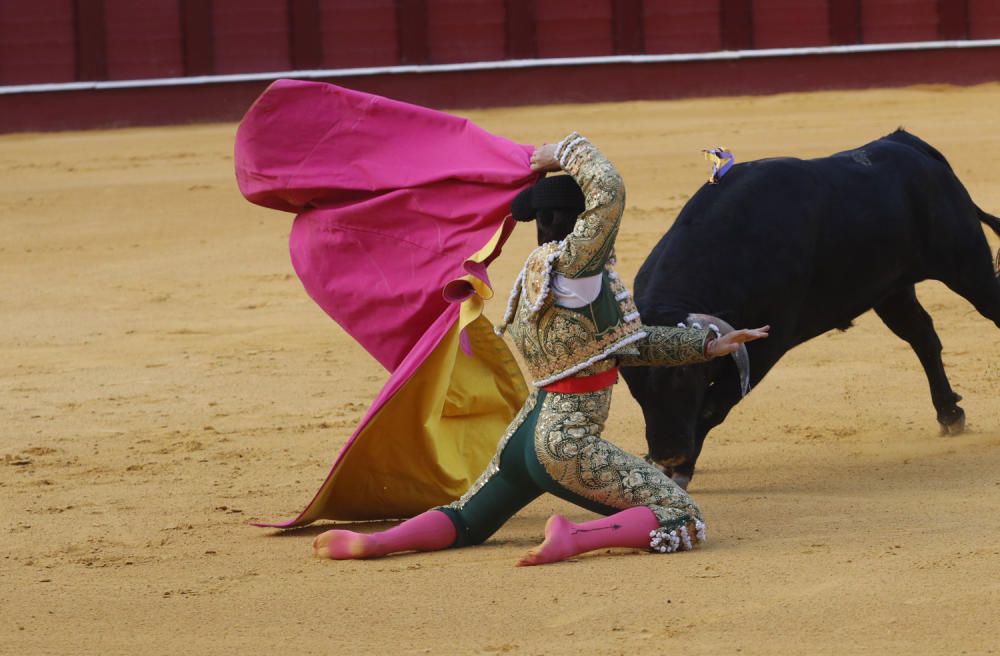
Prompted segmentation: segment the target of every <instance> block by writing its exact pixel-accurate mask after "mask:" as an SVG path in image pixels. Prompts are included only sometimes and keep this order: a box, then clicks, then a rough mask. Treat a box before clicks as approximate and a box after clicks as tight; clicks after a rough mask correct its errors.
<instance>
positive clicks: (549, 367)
mask: <svg viewBox="0 0 1000 656" xmlns="http://www.w3.org/2000/svg"><path fill="white" fill-rule="evenodd" d="M556 157H557V158H558V160H559V163H560V165H561V166H562V168H563V170H564V171H566V173H568V174H569V175H571V176H573V179H574V180H576V182H577V184H579V185H580V188H581V189H582V190H583V195H584V198H585V200H586V205H585V209H584V211H583V213H581V214H580V216H579V217H578V218H577V220H576V225H575V226H574V228H573V232H572V233H571V234H570V235H569V236H568V237H566V238H565V239H564V240H562V241H560V242H549V243H547V244H543V245H542V246H539V247H538V248H537V249H535V250H534V251H532V253H531V255H529V256H528V259H527V262H526V263H525V265H524V268H523V269H522V270H521V274H520V275H519V276H518V279H517V281H516V282H515V283H514V289H513V291H512V292H511V296H510V301H509V302H508V304H507V311H506V313H505V314H504V318H503V322H502V324H501V325H500V327H499V328H498V332H499V333H502V332H503V331H504V330H505V329H506V330H508V331H509V332H510V336H511V339H512V340H513V341H514V344H515V346H516V347H517V349H518V350H519V351H520V352H521V355H522V356H524V360H525V363H526V365H527V368H528V373H529V375H530V377H531V379H532V381H533V383H534V385H535V386H537V387H543V386H545V385H549V384H551V383H553V382H555V381H557V380H560V379H562V378H566V377H568V376H572V375H577V374H579V375H587V374H592V373H597V372H600V371H604V370H607V369H609V368H610V367H612V366H614V364H615V362H614V361H613V360H609V358H611V357H612V356H615V357H624V356H628V359H629V361H630V362H629V364H638V363H639V362H638V360H640V359H645V358H644V355H645V354H646V353H647V352H648V353H652V351H653V350H656V351H657V355H658V356H659V358H660V361H659V362H657V363H656V364H683V363H686V362H698V361H703V360H704V359H705V356H704V348H705V341H706V340H707V339H708V331H698V332H697V333H691V331H684V333H685V334H684V337H685V338H684V339H680V340H672V341H673V343H674V344H675V347H674V348H670V349H669V351H670V353H668V355H669V356H670V357H669V358H668V361H666V362H665V361H663V360H662V358H663V355H664V354H663V348H662V339H657V340H656V341H657V346H658V347H659V348H656V349H643V348H641V346H642V343H644V341H648V340H647V338H648V337H649V332H650V331H647V330H646V329H645V328H644V327H643V325H642V324H641V323H640V321H639V312H638V311H637V310H636V307H635V303H634V302H633V300H632V298H631V295H630V294H629V293H628V290H626V289H625V286H624V285H623V284H622V282H621V281H620V280H619V278H618V274H617V273H615V271H614V268H613V266H612V264H613V263H614V256H613V250H614V242H615V237H616V236H617V235H618V227H619V224H620V223H621V217H622V214H623V212H624V210H625V186H624V184H623V182H622V179H621V176H620V175H619V174H618V172H617V171H616V170H615V168H614V166H613V165H612V164H611V162H610V161H608V159H607V158H606V157H604V155H602V154H601V152H600V151H599V150H598V149H597V148H595V147H594V146H593V145H592V144H591V143H590V142H589V141H587V140H586V139H584V138H583V137H581V136H579V135H578V134H576V133H573V134H571V135H570V136H568V137H566V138H565V139H564V140H563V141H562V142H560V144H559V146H558V147H557V149H556ZM556 275H559V276H563V277H564V278H569V279H578V280H580V279H592V280H594V282H597V281H596V276H600V291H599V293H598V294H597V297H596V298H595V299H594V300H593V301H591V302H589V303H588V304H586V305H583V306H582V307H565V306H564V305H560V304H557V303H556V298H555V294H554V293H553V290H552V286H553V277H554V276H556ZM663 330H664V329H663V328H660V327H657V328H656V332H657V335H656V336H657V337H658V338H660V337H661V336H660V335H659V333H660V332H662V331H663ZM669 330H670V331H671V332H673V331H677V329H669ZM679 336H680V335H678V336H675V337H679ZM647 364H652V363H647Z"/></svg>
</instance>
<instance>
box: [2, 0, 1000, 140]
mask: <svg viewBox="0 0 1000 656" xmlns="http://www.w3.org/2000/svg"><path fill="white" fill-rule="evenodd" d="M997 38H1000V3H998V2H996V1H995V0H670V2H663V1H657V0H283V1H276V0H32V1H31V2H10V3H0V131H13V130H27V129H55V128H73V127H90V126H101V125H129V124H147V123H150V122H154V123H159V122H184V121H204V120H231V119H233V118H237V117H238V116H239V112H240V111H242V110H243V109H245V107H246V105H247V103H248V102H249V101H250V100H252V97H253V96H254V95H256V93H258V92H259V91H260V90H261V89H262V88H263V87H264V86H265V85H266V83H267V79H273V78H274V77H277V76H278V75H277V73H278V72H284V74H285V75H289V74H296V75H299V76H303V75H307V76H310V77H315V78H316V79H330V80H332V81H337V80H339V81H341V82H342V83H345V84H348V85H349V86H357V87H358V88H363V89H369V90H376V89H382V90H384V91H385V93H387V94H388V95H394V96H396V97H399V98H402V99H405V100H411V101H415V102H422V103H424V104H429V105H433V106H439V107H444V106H448V107H460V106H486V105H494V104H508V105H509V104H522V103H531V102H561V101H588V100H619V99H627V98H630V97H643V98H647V97H656V98H668V97H678V96H684V95H691V94H702V93H730V92H731V93H737V92H738V93H766V92H771V91H776V90H778V91H783V90H793V89H806V88H809V89H812V88H834V87H845V86H846V87H856V86H859V85H879V86H882V85H898V84H908V83H914V82H953V83H959V84H964V83H975V82H982V81H988V80H994V79H997V73H996V72H994V71H997V70H1000V69H998V68H996V67H994V68H993V69H989V68H988V67H987V66H984V62H994V61H995V60H996V58H997V54H996V52H995V51H994V50H995V48H977V49H975V50H972V49H962V48H959V49H954V52H949V50H951V48H949V47H946V46H944V45H940V46H939V47H936V48H929V49H926V50H923V51H920V52H919V53H918V52H917V51H913V50H910V49H909V46H906V45H904V46H902V48H903V49H901V50H900V52H899V53H897V54H896V55H888V54H884V53H883V54H880V55H878V56H877V57H875V56H874V55H871V54H867V55H866V54H863V53H861V52H859V53H858V54H856V55H851V56H850V57H849V58H845V57H846V56H845V55H844V54H842V53H841V54H838V53H836V52H834V51H829V52H827V53H826V54H825V55H817V56H815V57H803V56H797V55H795V53H792V56H789V57H788V61H787V62H782V63H778V62H772V61H770V60H771V59H772V58H779V57H781V55H779V54H773V55H768V57H765V58H763V59H764V60H767V62H768V63H766V64H765V63H762V60H760V58H757V59H754V61H752V62H751V59H752V58H747V57H740V58H733V59H728V60H724V61H723V60H717V61H715V60H713V61H714V63H710V62H709V61H708V60H699V59H697V58H695V59H692V60H690V61H683V60H680V59H677V60H672V61H670V62H669V63H667V62H659V63H657V62H655V61H654V62H651V61H647V60H644V61H642V62H639V61H638V60H637V61H636V63H634V64H633V65H632V66H631V68H630V67H629V66H628V65H626V63H625V62H624V61H622V62H617V63H612V64H609V63H608V62H603V60H602V62H598V63H592V64H589V65H588V66H589V67H588V73H587V75H588V76H589V77H587V80H586V84H584V85H581V86H580V87H577V88H564V87H565V85H564V84H562V83H561V82H559V78H561V77H569V78H574V79H576V78H578V77H579V76H580V71H579V70H575V69H576V68H577V66H576V65H578V64H580V63H581V62H580V61H574V62H568V63H569V64H572V65H574V66H573V67H574V70H573V71H572V72H569V71H568V70H567V67H566V66H562V67H557V66H549V65H547V62H548V60H551V59H562V58H593V57H615V56H620V57H628V56H636V57H639V58H641V57H643V56H658V55H680V54H684V53H689V54H697V53H713V52H722V51H740V52H741V53H742V52H748V53H753V52H760V51H770V50H772V49H787V48H809V47H821V48H822V47H831V46H840V45H843V46H851V45H865V44H889V43H896V44H909V43H913V42H935V41H965V40H989V39H997ZM824 56H825V57H829V58H833V59H832V60H831V61H829V62H827V61H825V60H822V61H821V59H822V57H824ZM817 57H819V59H818V58H817ZM858 58H862V59H865V58H867V61H865V62H862V65H861V66H860V68H861V69H864V70H862V71H859V72H858V74H856V75H841V73H840V71H841V70H842V64H843V62H844V61H848V59H849V60H850V61H852V62H855V64H856V63H857V60H858ZM511 60H530V61H532V62H533V63H534V64H535V66H533V67H530V68H523V69H522V68H510V67H508V66H506V64H508V63H509V62H510V61H511ZM539 60H545V61H539ZM581 61H591V60H589V59H585V60H581ZM462 62H496V63H497V68H496V69H493V70H491V69H488V68H475V67H467V68H466V69H464V70H463V71H442V70H440V69H439V68H435V67H438V66H440V65H448V64H454V63H462ZM940 62H949V63H950V64H951V65H952V66H953V67H954V68H952V69H950V70H949V69H948V68H947V67H945V66H943V65H942V64H941V63H940ZM561 63H562V64H564V65H565V64H567V62H565V61H564V62H561ZM400 66H402V67H406V66H420V67H429V68H420V69H411V68H396V69H382V68H379V67H400ZM877 66H886V68H884V69H881V70H880V69H878V68H877ZM358 68H365V69H367V72H365V73H362V72H360V71H353V72H350V75H348V76H346V77H345V75H344V69H358ZM373 68H374V69H376V70H374V71H373V70H372V69H373ZM777 69H780V70H782V71H783V74H784V75H787V76H789V77H788V79H787V80H784V81H783V82H781V83H780V84H779V83H776V82H775V81H773V80H768V79H765V78H763V77H760V76H761V73H760V71H763V70H777ZM310 71H327V72H328V73H327V74H326V75H323V74H317V73H306V72H310ZM720 71H722V73H720ZM268 72H273V74H270V73H268ZM258 73H262V74H263V75H260V76H256V75H255V76H254V77H253V79H250V78H232V77H225V76H233V75H241V74H258ZM704 75H711V76H715V77H714V78H713V79H712V80H711V81H708V80H706V81H705V82H702V81H700V80H699V79H698V76H704ZM719 75H721V76H722V77H721V78H719V77H718V76H719ZM204 76H209V77H208V78H205V77H204ZM212 76H215V77H212ZM615 76H624V78H623V79H615ZM188 78H190V79H188ZM403 78H409V79H403ZM633 79H635V82H632V80H633ZM127 80H150V82H148V83H135V84H132V83H129V84H131V86H128V87H122V86H115V83H117V82H119V81H127ZM459 80H460V81H459ZM722 80H725V85H722V84H721V81H722ZM59 83H65V84H64V85H63V86H58V85H59ZM74 83H75V84H74ZM82 83H96V84H94V85H93V86H91V87H88V88H84V87H83V86H81V84H82ZM45 84H49V85H55V86H37V85H45ZM454 84H460V86H459V87H458V88H452V87H450V86H449V85H454ZM535 84H538V85H541V86H542V87H546V88H548V89H550V92H549V93H547V94H545V93H539V92H538V91H537V90H536V89H535V88H534V85H535ZM220 85H221V86H225V87H226V88H213V89H211V90H208V89H209V87H216V86H220ZM143 89H145V90H143ZM154 89H155V90H154ZM498 90H502V91H498ZM209 97H211V98H214V99H215V101H214V102H213V103H206V102H204V99H205V98H209ZM122 98H127V99H128V100H127V102H125V103H124V104H122V103H119V102H117V101H120V100H121V99H122ZM146 103H148V104H152V103H156V104H158V105H159V106H157V107H144V106H143V105H144V104H146ZM164 103H165V106H169V107H170V110H169V111H165V110H164Z"/></svg>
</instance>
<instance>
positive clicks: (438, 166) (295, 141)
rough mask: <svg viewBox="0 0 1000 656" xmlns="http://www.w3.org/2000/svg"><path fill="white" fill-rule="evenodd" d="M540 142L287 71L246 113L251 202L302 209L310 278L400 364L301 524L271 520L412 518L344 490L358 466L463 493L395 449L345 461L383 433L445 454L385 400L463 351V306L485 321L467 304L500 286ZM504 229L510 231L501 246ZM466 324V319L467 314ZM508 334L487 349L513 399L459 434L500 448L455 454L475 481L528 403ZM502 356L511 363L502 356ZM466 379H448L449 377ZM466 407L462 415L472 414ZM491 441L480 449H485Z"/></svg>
mask: <svg viewBox="0 0 1000 656" xmlns="http://www.w3.org/2000/svg"><path fill="white" fill-rule="evenodd" d="M531 152H532V147H530V146H524V145H519V144H516V143H514V142H511V141H509V140H507V139H503V138H501V137H497V136H495V135H492V134H489V133H488V132H486V131H484V130H482V129H480V128H479V127H477V126H476V125H474V124H472V123H470V122H469V121H468V120H466V119H462V118H459V117H456V116H451V115H449V114H445V113H442V112H437V111H434V110H431V109H427V108H424V107H418V106H415V105H409V104H407V103H402V102H398V101H394V100H389V99H387V98H381V97H378V96H373V95H370V94H365V93H361V92H357V91H351V90H349V89H344V88H341V87H337V86H334V85H330V84H324V83H317V82H301V81H296V80H279V81H278V82H275V83H274V84H272V85H271V86H270V87H269V88H268V89H267V90H266V91H265V92H264V93H263V95H261V97H260V98H259V99H258V100H257V101H256V102H255V103H254V105H253V106H252V107H251V108H250V110H249V111H248V112H247V114H246V116H245V117H244V119H243V121H242V122H241V123H240V126H239V129H238V130H237V134H236V149H235V165H236V179H237V182H238V184H239V187H240V191H241V192H242V193H243V194H244V196H246V198H247V199H249V200H250V201H252V202H254V203H257V204H259V205H263V206H265V207H269V208H273V209H277V210H283V211H287V212H294V213H296V214H297V217H296V218H295V221H294V223H293V225H292V229H291V233H290V236H289V248H290V251H291V258H292V265H293V267H294V269H295V271H296V273H297V274H298V276H299V278H300V279H301V281H302V284H303V286H304V287H305V289H306V291H307V292H308V294H309V295H310V296H311V297H312V298H313V300H315V301H316V303H317V304H319V306H320V307H322V308H323V310H324V311H326V313H327V314H328V315H330V317H332V318H333V319H334V320H335V321H336V322H337V323H338V324H340V325H341V326H342V327H343V328H344V330H346V331H347V332H348V333H349V334H350V335H351V336H353V337H354V339H356V340H357V341H358V342H359V343H360V344H361V346H362V347H364V348H365V349H366V350H367V351H368V352H369V353H370V354H371V355H372V356H373V357H374V358H375V359H376V360H378V361H379V362H380V363H381V364H382V365H383V366H384V367H385V368H386V369H388V370H389V371H390V372H391V374H392V375H391V376H390V378H389V380H388V382H387V383H386V385H385V387H384V388H383V389H382V391H381V392H380V393H379V395H378V397H377V398H376V399H375V400H374V402H373V403H372V406H371V407H370V408H369V410H368V412H367V413H366V415H365V417H364V419H363V420H362V422H361V424H360V425H359V426H358V428H357V429H356V430H355V431H354V433H353V435H351V437H350V439H349V440H348V441H347V444H345V446H344V448H343V449H342V450H341V452H340V454H339V455H338V456H337V458H336V460H335V461H334V463H333V466H332V468H331V470H330V473H329V474H328V476H327V479H326V481H325V482H324V483H323V485H322V486H321V488H320V490H319V491H318V492H317V493H316V495H315V496H314V497H313V500H312V501H311V502H310V503H309V504H308V505H307V506H306V508H305V509H304V510H303V511H302V512H301V513H300V514H299V515H298V516H297V517H296V518H294V519H292V520H289V521H287V522H279V523H266V524H264V523H262V524H260V525H262V526H275V527H290V526H297V525H302V524H305V523H309V522H311V521H314V520H315V519H317V518H356V517H358V516H363V517H365V518H369V519H370V518H376V517H398V516H400V515H399V514H394V511H391V510H387V508H388V507H390V506H391V507H395V508H408V507H409V506H408V505H407V503H406V500H405V499H403V500H400V499H392V500H391V501H392V503H387V502H385V501H384V500H379V499H377V498H359V497H358V495H356V494H355V495H352V494H350V493H346V492H345V490H344V489H343V487H344V486H340V487H337V486H336V485H335V482H336V481H337V480H357V479H356V478H355V477H354V474H357V473H364V471H367V470H368V468H374V469H373V470H374V471H377V472H378V473H379V474H380V475H381V476H383V477H385V479H386V480H392V481H393V482H394V483H395V484H397V485H395V488H398V489H401V490H406V489H411V490H412V489H422V490H425V491H426V490H430V492H429V494H431V496H440V495H441V494H446V495H451V498H453V497H454V496H455V494H456V493H455V490H453V489H451V488H452V487H454V486H453V485H451V487H449V486H448V485H449V483H448V481H447V480H445V479H448V477H449V474H444V473H441V472H439V473H437V474H434V472H430V471H427V472H417V473H414V472H413V471H402V470H403V468H402V467H400V466H399V465H398V464H396V463H394V462H393V461H391V460H386V461H384V462H383V461H381V460H382V458H383V457H382V456H378V458H379V459H380V462H368V461H365V462H364V463H363V464H362V463H361V462H360V460H361V459H359V458H354V460H351V459H350V458H347V457H346V456H347V455H348V454H349V452H351V449H352V448H354V447H363V446H365V445H372V444H381V440H385V439H391V440H394V441H396V440H403V441H405V442H404V443H405V444H408V445H410V446H411V448H412V449H414V450H415V451H414V452H415V453H423V454H426V453H430V452H433V450H434V448H435V447H434V444H433V442H434V439H432V437H433V436H426V435H422V436H417V437H414V436H412V435H408V434H400V432H399V431H398V430H396V431H388V430H385V429H383V428H381V426H384V425H392V424H393V423H394V422H392V421H387V414H386V413H389V414H388V418H391V417H405V418H406V421H409V418H410V417H411V415H412V416H414V417H419V416H421V413H420V412H414V409H413V408H403V409H401V408H398V407H397V408H395V411H396V412H398V413H399V414H398V415H393V414H392V413H391V412H390V411H391V410H393V407H394V406H392V405H391V404H390V403H389V402H390V400H391V399H392V398H393V397H394V396H395V395H397V394H401V393H402V392H401V391H400V390H402V389H403V388H404V385H405V384H406V382H407V381H408V380H410V379H412V378H413V376H414V374H415V373H416V372H418V371H419V370H421V365H422V364H423V363H424V362H425V361H427V362H430V361H431V360H429V359H428V358H430V356H431V355H432V354H433V353H435V351H436V349H438V348H439V347H440V346H441V345H442V344H447V345H449V348H453V347H452V346H450V344H452V343H454V340H452V341H451V342H444V341H443V339H444V337H445V336H447V335H448V334H449V331H451V330H452V329H453V328H454V327H455V324H456V323H458V322H459V321H460V316H463V317H464V316H466V315H469V316H471V317H473V318H474V317H475V316H478V312H479V309H475V310H474V311H473V312H472V313H471V314H469V309H470V308H469V307H467V306H469V304H470V303H473V301H476V303H478V305H474V306H475V308H481V299H479V300H478V301H477V299H476V298H472V297H473V296H474V295H475V294H479V295H480V296H484V291H488V292H489V295H492V291H490V290H484V289H483V287H484V285H483V283H485V286H486V287H488V281H489V278H488V275H487V272H486V267H487V266H488V265H489V263H490V262H492V261H493V259H494V258H496V257H497V256H498V255H499V253H500V248H501V246H502V245H503V242H504V241H505V240H506V238H507V236H508V235H509V234H510V232H511V231H512V230H513V227H514V221H513V220H512V219H510V218H509V208H510V203H511V201H512V200H513V198H514V196H516V195H517V194H518V193H519V192H520V191H521V190H522V189H524V188H526V187H527V186H529V185H530V184H532V183H533V182H534V181H535V180H536V179H537V178H538V175H537V174H535V173H533V172H532V171H531V169H530V166H529V158H530V154H531ZM494 235H498V238H497V239H496V240H495V241H491V239H492V238H493V237H494ZM487 246H489V248H488V249H487V248H485V247H487ZM481 250H482V251H483V252H484V253H485V252H486V250H489V252H488V253H486V254H485V259H483V257H484V255H483V254H482V253H479V254H478V255H477V258H479V259H481V260H482V261H481V262H476V261H474V260H471V259H469V258H470V257H471V256H473V254H477V252H479V251H481ZM463 278H464V279H463ZM446 288H447V291H446ZM484 297H488V296H484ZM467 300H468V301H469V302H468V303H466V305H465V306H463V307H462V309H461V310H460V308H459V304H460V303H463V301H467ZM462 321H463V323H461V325H462V326H464V325H466V323H467V321H471V319H468V318H466V319H462ZM490 336H492V332H490ZM496 341H497V344H491V345H490V347H489V348H487V349H485V351H488V350H490V349H493V351H494V352H493V353H492V354H491V355H489V357H491V358H493V359H492V360H491V361H490V364H491V366H490V367H483V368H482V371H483V372H484V373H483V374H482V375H484V376H489V375H492V376H498V377H501V378H503V381H506V382H503V381H500V382H498V384H497V387H496V389H497V390H498V392H499V390H501V389H503V390H508V392H506V393H507V395H508V396H510V397H511V398H509V399H506V400H501V401H500V402H499V405H497V404H494V405H496V407H494V408H493V410H492V412H493V413H494V414H495V415H496V416H493V415H490V416H489V417H485V416H483V417H480V416H476V415H475V414H474V413H473V411H472V410H470V413H472V414H470V419H469V421H478V422H480V423H481V424H482V425H484V426H485V425H487V424H489V426H490V428H489V430H485V431H479V430H478V427H479V426H480V423H477V424H475V426H476V427H477V430H475V431H473V432H474V433H477V435H475V437H471V436H469V437H466V438H460V439H468V440H472V439H474V440H477V444H478V442H482V443H483V444H479V445H478V446H483V445H486V446H488V447H489V448H488V449H487V448H475V449H473V448H471V447H472V446H473V445H472V444H471V443H465V444H464V446H463V445H462V444H457V445H455V446H454V447H453V449H452V450H455V449H457V450H458V452H461V453H466V452H468V454H469V455H468V456H467V458H466V459H467V460H468V462H467V463H465V465H466V467H465V469H468V470H469V472H468V473H469V475H470V476H472V477H474V476H475V475H476V474H477V473H478V471H480V469H481V467H482V466H485V463H486V460H488V458H489V455H490V454H491V453H492V444H493V443H495V440H496V439H497V437H498V435H494V434H492V432H493V431H494V427H493V425H492V424H493V423H495V424H497V426H496V427H495V430H496V432H497V433H499V432H500V431H501V430H502V425H505V423H506V422H507V421H509V419H510V417H512V416H513V413H514V412H516V407H517V406H518V405H519V404H520V400H518V399H516V398H514V397H515V396H517V393H515V392H516V391H517V390H522V388H523V381H521V380H520V378H519V376H518V373H517V371H516V364H514V362H513V358H512V357H510V355H509V352H507V351H506V347H505V346H503V343H502V342H500V341H499V340H496ZM459 342H460V347H461V348H462V349H463V350H465V351H466V353H467V354H469V353H470V352H471V351H470V340H469V336H468V335H466V334H464V333H462V334H461V335H460V340H459ZM497 349H500V350H502V351H503V353H500V351H499V350H497ZM501 356H502V357H501ZM459 357H465V356H461V355H460V356H459ZM484 357H487V356H486V354H485V352H484ZM504 358H508V359H509V363H507V364H503V363H504V362H506V360H505V359H504ZM431 359H433V358H431ZM427 370H428V371H429V370H432V369H427ZM443 371H444V372H445V373H442V374H441V375H442V376H451V375H452V374H451V373H447V372H450V371H451V369H447V368H445V369H444V370H443ZM344 375H345V376H350V375H351V372H344ZM512 377H516V380H515V379H514V378H512ZM455 380H456V379H455V378H449V379H448V381H450V382H449V384H451V382H454V381H455ZM501 383H502V384H501ZM522 391H523V393H526V390H522ZM400 398H403V397H402V396H401V397H400ZM498 398H499V397H498ZM521 400H523V396H522V397H521ZM404 405H405V404H404ZM491 407H492V406H491ZM383 410H385V413H383V412H382V411H383ZM455 412H456V411H455V410H449V413H452V414H454V413H455ZM457 412H458V414H457V415H455V416H461V409H458V410H457ZM508 413H509V415H510V417H508V416H507V414H508ZM432 414H433V413H432ZM487 420H489V421H487ZM490 422H492V423H490ZM396 423H398V422H396ZM470 425H472V424H470ZM415 432H416V433H417V434H419V431H415ZM479 432H486V433H490V434H488V435H487V434H484V435H478V433H479ZM459 433H460V432H459ZM441 439H449V438H447V437H444V438H441ZM368 440H375V442H369V441H368ZM420 440H424V443H421V442H420ZM410 443H412V444H410ZM487 443H488V444H487ZM403 451H404V452H405V449H403ZM359 452H362V453H368V452H370V451H368V450H362V451H359ZM377 452H381V451H377ZM479 452H481V454H482V457H481V458H480V456H479V455H475V457H474V456H473V453H479ZM460 457H461V456H460ZM480 459H481V460H482V462H479V460H480ZM369 460H370V459H369ZM473 461H475V462H473ZM451 465H452V470H454V469H455V468H454V463H451ZM357 467H364V468H365V470H363V471H361V472H359V470H358V469H356V468H357ZM428 469H433V467H430V468H428ZM462 469H463V468H462V467H458V468H457V470H458V471H461V470H462ZM452 470H449V471H452ZM435 476H437V478H435ZM470 482H471V479H470ZM434 490H437V491H438V492H434ZM458 493H460V492H458ZM376 496H377V495H376ZM410 505H412V503H411V504H410ZM396 512H398V511H396Z"/></svg>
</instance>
